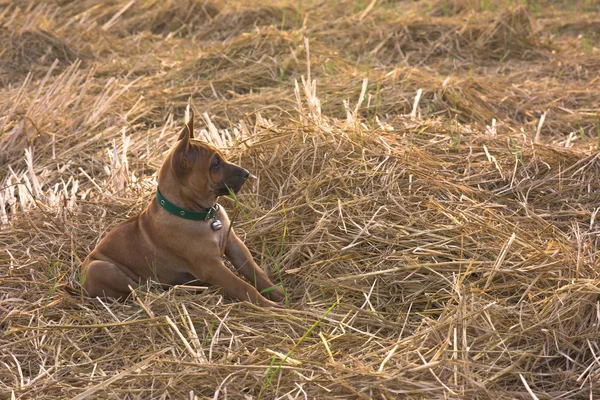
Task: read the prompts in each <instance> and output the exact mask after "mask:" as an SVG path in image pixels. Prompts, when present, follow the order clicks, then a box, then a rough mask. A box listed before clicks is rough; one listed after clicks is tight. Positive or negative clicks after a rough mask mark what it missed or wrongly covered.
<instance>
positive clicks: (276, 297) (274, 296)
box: [265, 286, 285, 303]
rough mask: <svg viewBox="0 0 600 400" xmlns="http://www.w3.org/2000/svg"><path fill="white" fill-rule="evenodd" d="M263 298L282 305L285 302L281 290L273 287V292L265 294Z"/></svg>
mask: <svg viewBox="0 0 600 400" xmlns="http://www.w3.org/2000/svg"><path fill="white" fill-rule="evenodd" d="M265 296H266V297H267V298H268V299H269V300H272V301H276V302H279V303H282V302H283V301H284V300H285V295H284V294H283V290H282V289H281V288H280V287H279V286H277V287H274V288H273V290H269V291H268V292H266V293H265Z"/></svg>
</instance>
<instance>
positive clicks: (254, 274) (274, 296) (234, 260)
mask: <svg viewBox="0 0 600 400" xmlns="http://www.w3.org/2000/svg"><path fill="white" fill-rule="evenodd" d="M225 256H226V257H227V258H228V259H229V261H231V264H233V266H234V267H235V269H236V270H237V271H239V272H240V273H241V274H242V275H244V276H245V277H246V279H248V280H249V281H250V282H252V283H253V284H254V286H255V287H256V288H258V290H259V291H260V292H261V293H264V294H265V296H267V297H268V298H269V299H271V300H274V301H283V291H282V290H281V288H280V287H277V286H275V285H274V284H273V282H271V280H270V279H269V277H268V276H267V275H266V274H265V273H264V272H263V270H262V269H261V268H260V267H259V266H258V264H256V262H254V259H253V258H252V254H250V250H248V248H247V247H246V245H245V244H244V242H242V241H241V240H240V239H239V238H238V237H237V236H236V235H235V233H234V232H233V230H232V231H231V232H230V234H229V238H228V239H227V245H226V247H225Z"/></svg>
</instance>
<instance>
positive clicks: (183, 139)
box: [173, 109, 194, 176]
mask: <svg viewBox="0 0 600 400" xmlns="http://www.w3.org/2000/svg"><path fill="white" fill-rule="evenodd" d="M188 110H189V109H188ZM193 137H194V113H193V111H191V110H190V117H189V119H188V121H187V122H186V124H185V127H184V128H183V129H182V130H181V133H180V134H179V138H178V139H177V140H178V143H177V146H176V148H175V152H174V153H173V169H174V170H175V172H176V173H177V175H180V176H181V175H183V174H185V173H186V171H187V170H188V169H189V168H190V166H191V165H192V164H193V161H192V160H191V159H190V158H191V157H192V154H190V147H191V144H190V140H191V139H192V138H193Z"/></svg>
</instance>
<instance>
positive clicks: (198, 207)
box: [158, 163, 217, 212]
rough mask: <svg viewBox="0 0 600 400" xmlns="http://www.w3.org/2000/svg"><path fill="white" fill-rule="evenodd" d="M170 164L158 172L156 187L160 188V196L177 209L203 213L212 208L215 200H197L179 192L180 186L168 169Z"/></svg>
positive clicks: (172, 172)
mask: <svg viewBox="0 0 600 400" xmlns="http://www.w3.org/2000/svg"><path fill="white" fill-rule="evenodd" d="M169 165H170V163H165V164H163V166H162V167H161V169H160V171H159V172H158V187H159V188H160V192H161V194H162V195H163V196H164V197H165V198H166V199H167V200H168V201H169V202H171V203H173V204H175V205H176V206H177V207H180V208H183V209H185V210H190V211H198V212H204V211H207V210H208V209H209V208H210V207H212V206H213V205H214V204H215V203H216V201H217V199H216V197H215V198H213V199H202V200H197V199H194V198H193V197H192V198H190V197H188V196H185V194H184V193H182V190H181V187H182V186H181V184H180V183H179V181H178V179H177V177H176V176H175V172H174V171H173V169H172V168H169Z"/></svg>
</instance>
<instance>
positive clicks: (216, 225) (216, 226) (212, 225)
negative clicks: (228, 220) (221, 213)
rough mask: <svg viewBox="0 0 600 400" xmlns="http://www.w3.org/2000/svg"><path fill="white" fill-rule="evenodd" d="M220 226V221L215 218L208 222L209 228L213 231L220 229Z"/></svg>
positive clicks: (221, 225)
mask: <svg viewBox="0 0 600 400" xmlns="http://www.w3.org/2000/svg"><path fill="white" fill-rule="evenodd" d="M222 227H223V224H222V223H221V221H219V220H218V219H216V218H215V220H214V221H213V222H211V223H210V228H211V229H212V230H213V231H215V232H216V231H219V230H221V228H222Z"/></svg>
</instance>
